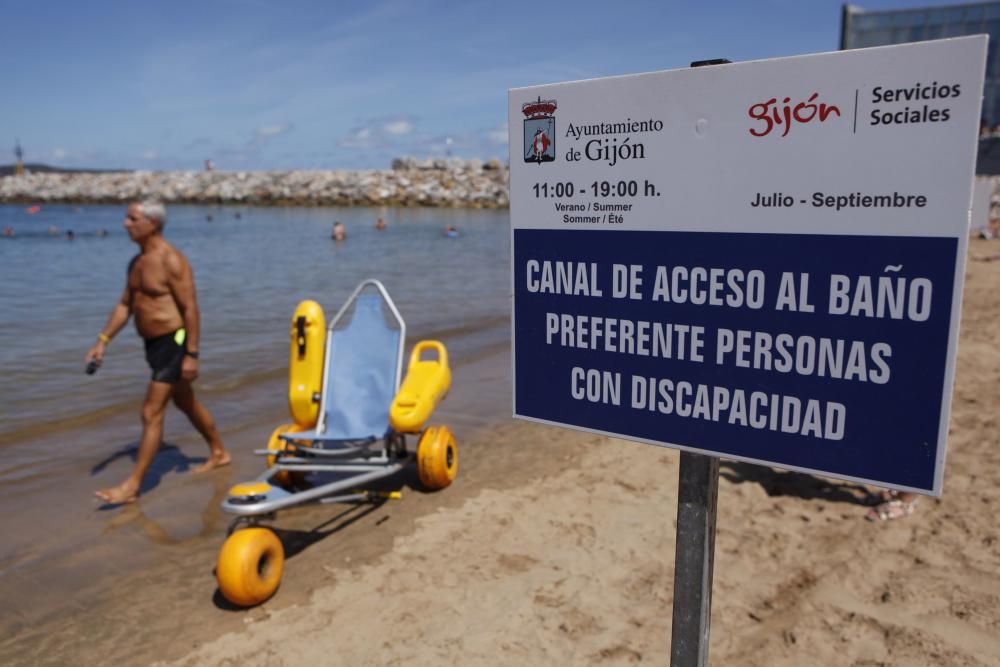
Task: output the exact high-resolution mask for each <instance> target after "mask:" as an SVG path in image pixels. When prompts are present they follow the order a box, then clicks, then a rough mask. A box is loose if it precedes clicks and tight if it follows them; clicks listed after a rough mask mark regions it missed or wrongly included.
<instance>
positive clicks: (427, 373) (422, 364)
mask: <svg viewBox="0 0 1000 667" xmlns="http://www.w3.org/2000/svg"><path fill="white" fill-rule="evenodd" d="M425 350H433V351H435V352H437V359H421V358H420V356H421V354H422V353H423V352H424V351H425ZM449 388H451V369H450V368H449V367H448V351H447V350H446V349H445V347H444V345H442V344H441V343H440V342H439V341H436V340H422V341H420V342H419V343H417V344H416V345H415V346H414V347H413V351H412V352H411V353H410V364H409V366H408V367H407V370H406V379H405V380H403V385H402V386H401V387H400V388H399V392H398V393H397V394H396V398H395V399H394V400H393V401H392V406H391V407H390V408H389V424H390V425H392V428H394V429H395V430H396V431H398V432H399V433H419V432H420V431H422V430H423V428H424V424H426V423H427V420H428V419H430V416H431V413H432V412H434V408H436V407H437V404H438V403H440V402H441V399H443V398H444V397H445V395H446V394H447V393H448V389H449Z"/></svg>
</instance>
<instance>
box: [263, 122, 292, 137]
mask: <svg viewBox="0 0 1000 667" xmlns="http://www.w3.org/2000/svg"><path fill="white" fill-rule="evenodd" d="M289 129H291V125H289V124H288V123H278V124H276V125H265V126H264V127H258V128H257V136H258V137H276V136H278V135H279V134H284V133H285V132H288V130H289Z"/></svg>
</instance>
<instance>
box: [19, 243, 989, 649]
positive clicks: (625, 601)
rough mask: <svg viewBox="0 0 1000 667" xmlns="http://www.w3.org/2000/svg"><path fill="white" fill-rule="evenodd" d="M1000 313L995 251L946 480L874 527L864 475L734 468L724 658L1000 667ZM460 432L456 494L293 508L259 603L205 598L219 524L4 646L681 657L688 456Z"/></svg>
mask: <svg viewBox="0 0 1000 667" xmlns="http://www.w3.org/2000/svg"><path fill="white" fill-rule="evenodd" d="M997 254H1000V241H992V242H987V241H973V242H972V243H971V247H970V255H971V257H972V258H973V260H974V258H976V257H984V256H991V255H997ZM998 314H1000V261H989V262H986V261H970V262H969V268H968V276H967V282H966V290H965V306H964V317H963V323H962V333H961V343H960V346H959V362H958V372H957V382H956V387H955V395H954V404H953V411H952V428H951V437H950V441H949V444H948V462H947V466H946V476H945V487H944V495H943V497H942V499H940V500H935V499H931V498H922V499H921V500H920V504H919V507H918V509H917V512H916V513H915V514H914V515H913V516H911V517H908V518H905V519H900V520H896V521H891V522H887V523H869V522H866V521H864V519H863V515H864V513H865V509H866V508H865V503H866V502H868V501H869V500H870V491H871V490H870V489H865V488H862V487H860V486H858V485H855V484H849V483H843V482H837V481H830V480H825V479H821V478H818V477H814V476H811V475H805V474H799V473H784V472H778V471H772V470H770V469H767V468H761V467H757V466H750V465H746V464H739V463H732V462H726V461H724V462H723V464H722V476H723V479H722V481H721V483H720V491H719V518H718V537H717V546H716V568H715V585H714V605H713V615H712V634H711V653H710V661H711V664H714V665H727V666H733V665H736V666H743V665H746V666H758V665H759V666H761V667H780V666H789V667H791V666H795V667H799V666H801V665H835V666H838V667H839V666H842V665H843V666H848V665H850V666H858V667H862V666H864V667H876V666H897V665H898V666H901V667H902V666H906V667H914V666H916V667H920V666H923V665H928V666H930V665H934V666H937V665H948V666H970V667H971V666H976V667H987V666H996V665H1000V576H998V573H1000V522H998V521H997V518H996V515H995V514H994V512H996V511H998V510H1000V490H998V488H997V486H996V481H997V479H998V478H1000V442H998V441H1000V430H998V428H997V420H998V417H997V414H998V410H997V408H998V401H997V392H996V385H997V382H998V380H1000V347H998V342H1000V340H998V336H997V333H996V328H995V327H996V326H997V323H998V321H1000V319H998ZM449 400H451V399H449ZM460 430H461V429H460ZM462 435H463V438H464V440H463V441H462V442H461V443H460V452H461V454H460V456H461V463H460V472H459V477H458V480H457V481H456V483H455V484H454V485H453V486H452V487H450V488H448V489H445V490H444V491H441V492H438V493H435V494H418V493H409V494H407V496H406V497H405V498H404V499H403V501H401V502H393V503H389V504H387V505H384V506H382V507H379V508H376V509H374V510H373V511H372V512H370V513H369V514H365V515H363V516H358V517H355V516H353V515H349V514H345V515H336V516H333V518H332V519H331V515H330V509H329V508H327V509H325V510H322V512H325V513H326V514H325V515H324V514H322V513H312V512H313V511H312V510H305V511H304V512H303V513H300V514H299V515H294V514H292V513H289V519H288V520H285V521H283V522H282V523H283V525H284V528H285V530H284V531H283V533H282V537H283V538H284V539H285V540H286V544H289V545H291V549H290V550H291V551H292V552H293V556H294V557H293V558H291V559H290V560H289V561H288V562H287V563H286V569H285V576H284V581H283V583H282V587H281V588H280V589H279V591H278V593H277V595H276V596H275V597H274V598H273V599H272V600H271V601H269V602H267V603H265V604H263V605H261V606H259V607H257V608H255V609H252V610H246V611H243V610H232V609H228V608H227V607H226V605H225V604H223V603H221V602H220V601H219V599H218V597H216V599H215V602H216V604H214V605H213V604H212V601H211V600H209V599H208V597H207V593H206V591H207V590H209V589H211V588H213V586H212V583H211V582H212V579H211V567H212V564H213V560H214V553H215V550H216V549H217V548H218V546H219V544H221V539H220V537H219V535H218V532H219V530H218V529H214V530H213V531H209V532H210V533H211V534H209V535H206V536H203V537H199V538H196V539H195V540H194V541H188V542H187V543H185V544H184V545H181V546H177V545H175V546H174V547H172V548H173V549H174V552H173V560H170V559H164V561H163V562H162V563H160V564H159V565H158V566H156V567H154V568H148V569H146V570H145V571H143V572H142V573H139V574H137V575H135V576H133V577H131V578H128V579H126V580H123V581H121V582H120V589H119V590H113V591H106V592H105V593H104V594H103V595H95V598H94V599H95V600H96V602H94V603H93V606H88V605H90V603H87V604H86V605H85V604H81V611H80V613H78V614H76V615H75V616H74V617H73V618H70V619H64V620H63V621H61V622H60V623H58V624H54V623H51V624H49V627H46V626H45V625H43V626H41V627H34V628H32V629H30V630H29V629H24V630H23V631H22V632H21V633H20V635H19V636H15V637H11V638H7V639H5V640H0V658H3V659H2V660H0V662H7V661H10V662H21V661H25V662H23V664H39V663H45V662H49V663H51V664H95V663H96V661H97V659H99V658H103V659H104V660H102V661H110V662H113V663H115V664H149V663H150V662H152V661H153V659H154V658H160V659H162V660H163V662H160V663H157V664H161V665H175V666H177V665H182V666H195V665H199V666H200V665H268V666H270V665H352V666H355V667H357V666H362V665H462V666H463V667H464V666H466V665H532V666H534V665H624V664H640V663H641V664H667V663H668V662H669V645H670V615H671V601H672V593H671V589H672V579H673V560H674V530H675V514H676V487H677V467H678V458H679V457H678V454H677V453H676V452H674V451H671V450H666V449H661V448H657V447H651V446H647V445H641V444H634V443H629V442H624V441H620V440H613V439H609V438H603V437H597V436H593V435H588V434H582V433H576V432H572V431H567V430H561V429H555V428H549V427H544V426H538V425H533V424H527V423H520V422H518V423H510V422H507V423H502V424H501V425H499V426H497V427H495V428H489V429H474V428H471V427H470V428H466V429H464V432H463V433H462ZM208 492H209V490H207V489H206V491H205V493H208ZM126 511H127V510H126ZM321 517H324V518H321ZM123 520H124V519H123ZM289 524H292V525H289ZM296 528H297V529H296ZM18 658H19V659H18Z"/></svg>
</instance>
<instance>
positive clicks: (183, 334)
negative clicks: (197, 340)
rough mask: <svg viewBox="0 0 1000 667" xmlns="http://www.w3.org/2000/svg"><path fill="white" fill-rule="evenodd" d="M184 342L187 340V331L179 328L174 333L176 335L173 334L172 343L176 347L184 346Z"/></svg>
mask: <svg viewBox="0 0 1000 667" xmlns="http://www.w3.org/2000/svg"><path fill="white" fill-rule="evenodd" d="M185 340H187V331H185V330H184V327H181V328H180V329H178V330H177V331H176V333H174V342H175V343H177V345H178V346H182V345H184V341H185Z"/></svg>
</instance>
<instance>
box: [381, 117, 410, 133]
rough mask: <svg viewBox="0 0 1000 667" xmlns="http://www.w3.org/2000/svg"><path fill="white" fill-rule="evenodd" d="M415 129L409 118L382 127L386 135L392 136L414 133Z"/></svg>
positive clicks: (390, 122) (393, 121)
mask: <svg viewBox="0 0 1000 667" xmlns="http://www.w3.org/2000/svg"><path fill="white" fill-rule="evenodd" d="M413 128H414V125H413V123H412V122H411V121H410V120H409V119H407V118H400V119H398V120H392V121H389V122H387V123H386V124H385V125H383V126H382V129H384V130H385V133H386V134H392V135H396V136H399V135H403V134H409V133H411V132H413Z"/></svg>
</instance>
